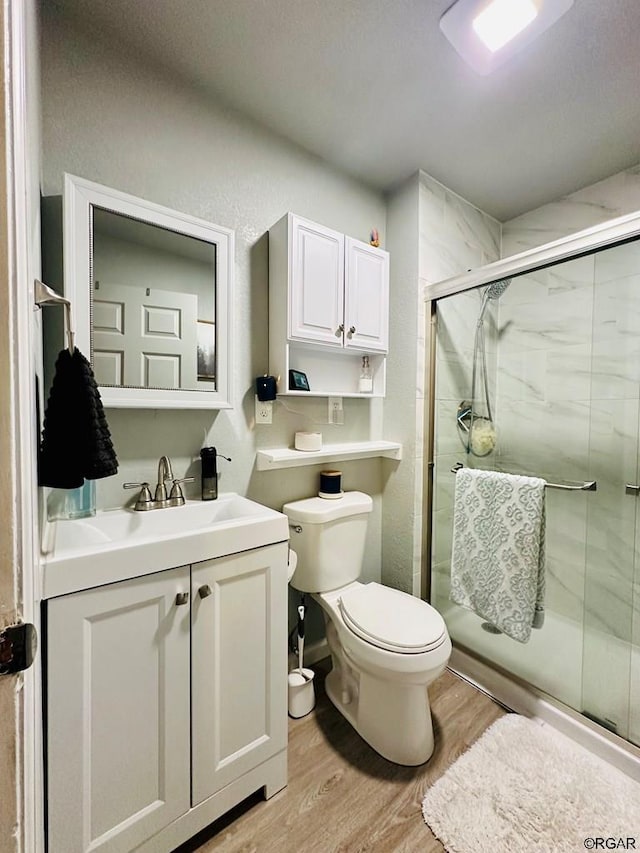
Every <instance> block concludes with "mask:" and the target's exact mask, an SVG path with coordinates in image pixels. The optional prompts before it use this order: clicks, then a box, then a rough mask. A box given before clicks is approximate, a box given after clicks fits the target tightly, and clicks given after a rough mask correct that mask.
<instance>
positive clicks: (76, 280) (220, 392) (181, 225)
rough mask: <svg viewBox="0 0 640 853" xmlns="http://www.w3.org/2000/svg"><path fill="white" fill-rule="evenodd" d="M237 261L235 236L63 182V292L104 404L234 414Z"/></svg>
mask: <svg viewBox="0 0 640 853" xmlns="http://www.w3.org/2000/svg"><path fill="white" fill-rule="evenodd" d="M233 260H234V234H233V231H231V230H229V229H227V228H221V227H220V226H217V225H212V224H211V223H209V222H206V221H205V220H202V219H197V218H196V217H193V216H189V215H188V214H185V213H179V212H177V211H175V210H171V209H169V208H166V207H161V206H160V205H157V204H154V203H153V202H150V201H145V200H144V199H140V198H136V197H135V196H131V195H128V194H126V193H123V192H120V191H118V190H114V189H111V188H110V187H105V186H101V185H100V184H96V183H93V182H92V181H88V180H85V179H84V178H79V177H76V176H75V175H69V174H65V178H64V280H65V294H66V296H67V297H68V298H69V299H70V300H71V304H72V306H73V309H74V315H75V323H76V344H77V346H78V349H80V350H81V351H82V352H83V353H84V354H85V355H86V356H87V358H89V360H90V361H91V366H92V368H93V371H94V374H95V376H96V380H97V382H98V385H99V386H100V394H101V397H102V400H103V403H104V405H105V406H113V407H120V408H144V409H155V408H165V409H166V408H172V409H178V408H189V409H221V408H230V407H231V399H230V375H231V338H232V334H231V324H232V316H231V314H232V312H231V306H232V289H233Z"/></svg>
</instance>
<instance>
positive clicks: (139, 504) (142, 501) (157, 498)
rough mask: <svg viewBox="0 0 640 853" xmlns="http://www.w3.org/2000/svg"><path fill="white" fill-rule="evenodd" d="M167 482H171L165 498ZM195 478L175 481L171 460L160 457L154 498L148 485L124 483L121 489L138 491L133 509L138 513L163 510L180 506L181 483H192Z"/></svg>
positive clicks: (183, 478)
mask: <svg viewBox="0 0 640 853" xmlns="http://www.w3.org/2000/svg"><path fill="white" fill-rule="evenodd" d="M167 480H170V481H171V484H172V485H171V491H170V493H169V496H168V497H167V485H166V483H167ZM194 480H195V477H182V478H181V479H178V480H176V479H175V478H174V476H173V469H172V467H171V460H170V459H169V457H168V456H161V457H160V459H159V461H158V482H157V484H156V491H155V495H154V497H151V491H150V489H149V483H124V484H123V486H122V488H123V489H137V488H139V489H140V494H139V495H138V499H137V501H136V503H135V506H134V509H135V510H137V511H138V512H141V511H145V510H149V509H165V508H166V507H169V506H182V505H183V504H184V494H183V493H182V483H193V481H194Z"/></svg>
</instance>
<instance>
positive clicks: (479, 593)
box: [451, 468, 545, 643]
mask: <svg viewBox="0 0 640 853" xmlns="http://www.w3.org/2000/svg"><path fill="white" fill-rule="evenodd" d="M544 491H545V481H544V480H541V479H540V478H539V477H521V476H518V475H515V474H502V473H499V472H497V471H484V470H481V469H477V468H460V470H459V471H458V472H457V473H456V490H455V504H454V513H453V549H452V554H451V600H452V601H455V603H456V604H461V605H462V606H463V607H468V608H470V609H471V610H474V611H475V612H476V613H477V614H478V616H481V617H482V618H483V619H486V620H487V621H488V622H490V623H491V624H492V625H495V627H496V628H499V629H500V630H501V631H503V632H504V633H505V634H507V635H508V636H509V637H512V638H513V639H514V640H518V641H519V642H521V643H526V642H527V641H528V639H529V637H530V636H531V628H532V627H535V628H540V627H542V623H543V620H544V607H543V603H544V580H545V578H544V528H545V516H544Z"/></svg>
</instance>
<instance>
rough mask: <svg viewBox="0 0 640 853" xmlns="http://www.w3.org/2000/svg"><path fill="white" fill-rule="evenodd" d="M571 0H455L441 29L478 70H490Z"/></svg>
mask: <svg viewBox="0 0 640 853" xmlns="http://www.w3.org/2000/svg"><path fill="white" fill-rule="evenodd" d="M573 2H574V0H457V2H456V3H454V4H453V6H451V7H450V8H449V9H447V11H446V12H445V13H444V15H443V16H442V17H441V18H440V29H441V30H442V32H443V33H444V34H445V36H446V37H447V38H448V39H449V41H450V42H451V44H452V45H453V46H454V48H455V49H456V50H457V51H458V53H459V54H460V56H461V57H462V58H463V59H464V60H465V61H466V62H468V63H469V65H470V66H471V67H472V68H473V69H475V71H477V72H478V73H479V74H489V73H490V72H491V71H493V70H494V68H497V67H498V66H499V65H502V63H503V62H505V61H506V60H507V59H510V58H511V57H512V56H513V55H514V54H515V53H517V52H518V51H519V50H521V49H522V48H523V47H525V45H527V44H529V43H530V42H532V41H533V40H534V39H535V38H537V37H538V36H539V35H541V33H543V32H544V31H545V30H546V29H547V28H548V27H550V26H551V25H552V24H554V23H555V22H556V21H557V20H558V18H560V17H561V16H562V15H564V13H565V12H567V11H568V10H569V9H570V8H571V6H573Z"/></svg>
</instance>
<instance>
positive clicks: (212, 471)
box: [200, 447, 218, 501]
mask: <svg viewBox="0 0 640 853" xmlns="http://www.w3.org/2000/svg"><path fill="white" fill-rule="evenodd" d="M200 459H201V460H202V500H203V501H215V500H216V498H217V497H218V462H217V459H218V453H217V451H216V449H215V447H203V448H202V450H201V451H200Z"/></svg>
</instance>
